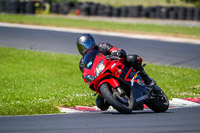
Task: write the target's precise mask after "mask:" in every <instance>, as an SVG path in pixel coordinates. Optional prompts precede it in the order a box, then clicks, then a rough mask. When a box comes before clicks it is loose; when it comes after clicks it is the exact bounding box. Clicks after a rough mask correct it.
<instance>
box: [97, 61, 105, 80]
mask: <svg viewBox="0 0 200 133" xmlns="http://www.w3.org/2000/svg"><path fill="white" fill-rule="evenodd" d="M104 68H105V65H104V63H103V60H101V62H100V63H99V64H98V65H97V67H96V76H98V75H99V74H100V73H101V72H102V71H103V70H104Z"/></svg>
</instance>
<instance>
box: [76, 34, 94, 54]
mask: <svg viewBox="0 0 200 133" xmlns="http://www.w3.org/2000/svg"><path fill="white" fill-rule="evenodd" d="M76 44H77V48H78V51H79V53H80V54H81V55H82V56H84V55H85V54H87V53H88V52H89V51H91V50H93V49H94V48H95V46H96V43H95V40H94V38H93V36H92V35H91V34H81V35H79V36H78V37H77V40H76Z"/></svg>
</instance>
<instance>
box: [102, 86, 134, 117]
mask: <svg viewBox="0 0 200 133" xmlns="http://www.w3.org/2000/svg"><path fill="white" fill-rule="evenodd" d="M99 89H100V92H101V94H102V96H103V97H104V98H105V99H106V101H107V102H108V103H109V104H110V105H111V106H112V107H113V108H115V109H116V110H117V111H119V112H120V113H122V114H130V113H131V112H132V107H133V98H132V93H130V96H128V97H127V99H128V101H127V102H128V104H127V103H126V104H124V103H122V102H120V101H119V100H118V99H117V98H116V97H115V95H114V94H113V93H111V91H110V89H109V86H108V84H107V83H104V84H102V85H101V86H100V88H99Z"/></svg>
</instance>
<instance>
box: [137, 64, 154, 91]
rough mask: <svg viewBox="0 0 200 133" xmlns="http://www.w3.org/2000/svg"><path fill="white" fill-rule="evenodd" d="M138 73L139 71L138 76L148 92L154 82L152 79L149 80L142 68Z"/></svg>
mask: <svg viewBox="0 0 200 133" xmlns="http://www.w3.org/2000/svg"><path fill="white" fill-rule="evenodd" d="M140 71H141V73H140V76H141V77H142V79H143V81H144V83H145V84H146V85H147V87H148V89H149V90H152V89H153V88H154V86H155V85H156V82H155V81H154V80H153V79H152V78H150V77H149V75H148V74H146V72H145V70H144V69H143V67H142V68H141V70H140Z"/></svg>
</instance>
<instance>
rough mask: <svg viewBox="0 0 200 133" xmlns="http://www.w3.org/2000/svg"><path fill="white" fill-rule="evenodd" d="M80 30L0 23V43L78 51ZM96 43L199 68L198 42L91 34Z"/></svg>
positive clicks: (156, 61) (149, 58)
mask: <svg viewBox="0 0 200 133" xmlns="http://www.w3.org/2000/svg"><path fill="white" fill-rule="evenodd" d="M79 34H80V33H72V32H60V31H47V30H36V29H24V28H13V27H12V28H11V27H3V26H0V46H6V47H15V48H23V49H31V50H39V51H49V52H56V53H70V54H78V51H77V48H76V44H75V41H76V37H77V36H78V35H79ZM94 37H95V39H96V42H97V43H100V42H109V43H110V44H113V45H114V46H115V47H117V48H123V49H125V50H126V51H127V53H128V54H138V55H140V56H141V57H142V58H143V60H144V61H147V62H150V63H154V64H162V65H174V66H182V67H192V68H200V45H198V44H189V43H178V42H166V41H158V40H146V39H133V38H124V37H114V36H105V35H96V34H94Z"/></svg>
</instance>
